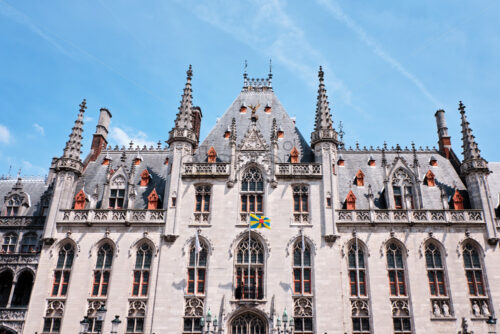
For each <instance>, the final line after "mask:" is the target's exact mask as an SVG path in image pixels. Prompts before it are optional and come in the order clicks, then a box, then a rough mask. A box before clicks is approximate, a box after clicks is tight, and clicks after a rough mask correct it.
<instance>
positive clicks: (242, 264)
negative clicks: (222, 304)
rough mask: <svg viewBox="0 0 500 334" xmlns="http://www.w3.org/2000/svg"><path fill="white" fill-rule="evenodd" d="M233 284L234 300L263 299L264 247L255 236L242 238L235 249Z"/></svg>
mask: <svg viewBox="0 0 500 334" xmlns="http://www.w3.org/2000/svg"><path fill="white" fill-rule="evenodd" d="M249 269H250V272H249ZM235 283H236V284H235V285H236V289H235V292H234V296H235V298H236V299H262V298H264V247H263V246H262V244H261V243H260V241H259V240H257V239H256V238H255V236H251V237H250V240H249V238H248V237H246V238H245V237H244V238H243V240H241V242H240V243H239V245H238V248H237V249H236V263H235Z"/></svg>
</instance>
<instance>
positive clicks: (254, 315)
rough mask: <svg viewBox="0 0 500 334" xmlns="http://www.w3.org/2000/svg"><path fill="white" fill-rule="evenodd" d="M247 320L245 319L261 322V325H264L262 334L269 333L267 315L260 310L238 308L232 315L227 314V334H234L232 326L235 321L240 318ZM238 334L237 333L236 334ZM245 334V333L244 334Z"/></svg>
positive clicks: (256, 333) (252, 333) (258, 333)
mask: <svg viewBox="0 0 500 334" xmlns="http://www.w3.org/2000/svg"><path fill="white" fill-rule="evenodd" d="M244 317H245V318H247V319H256V320H258V321H261V323H262V324H263V325H264V328H263V331H262V334H265V333H268V332H269V323H270V321H269V318H268V317H267V315H266V314H265V313H264V312H262V311H261V310H259V309H257V308H246V307H245V308H238V309H236V310H235V311H233V312H232V313H230V314H228V317H227V318H228V320H227V328H228V334H235V333H234V332H233V324H235V321H239V320H240V319H241V318H244ZM249 333H251V334H254V332H249ZM237 334H239V333H237ZM244 334H247V333H244ZM255 334H260V332H255Z"/></svg>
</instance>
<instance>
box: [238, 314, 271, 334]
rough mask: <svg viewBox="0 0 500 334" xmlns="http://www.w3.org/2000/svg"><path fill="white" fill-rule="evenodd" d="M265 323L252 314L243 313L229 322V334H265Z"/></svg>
mask: <svg viewBox="0 0 500 334" xmlns="http://www.w3.org/2000/svg"><path fill="white" fill-rule="evenodd" d="M265 333H267V326H266V322H265V321H264V320H262V319H261V318H260V317H258V316H257V315H255V314H253V313H243V314H241V315H239V316H237V317H235V318H234V319H233V321H231V334H265Z"/></svg>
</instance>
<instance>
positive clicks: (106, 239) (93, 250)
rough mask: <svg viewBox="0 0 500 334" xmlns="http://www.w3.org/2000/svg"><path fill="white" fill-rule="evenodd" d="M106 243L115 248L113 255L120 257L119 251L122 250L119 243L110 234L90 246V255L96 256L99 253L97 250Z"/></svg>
mask: <svg viewBox="0 0 500 334" xmlns="http://www.w3.org/2000/svg"><path fill="white" fill-rule="evenodd" d="M105 244H108V245H110V246H111V248H112V249H113V253H114V254H113V257H118V253H119V252H120V250H119V248H118V245H117V244H116V243H115V242H114V240H113V239H111V238H110V237H108V236H105V237H104V238H102V239H101V240H98V241H97V242H95V243H94V244H93V245H92V246H91V247H90V250H89V257H92V256H95V255H96V254H97V252H98V251H99V248H101V247H102V246H103V245H105Z"/></svg>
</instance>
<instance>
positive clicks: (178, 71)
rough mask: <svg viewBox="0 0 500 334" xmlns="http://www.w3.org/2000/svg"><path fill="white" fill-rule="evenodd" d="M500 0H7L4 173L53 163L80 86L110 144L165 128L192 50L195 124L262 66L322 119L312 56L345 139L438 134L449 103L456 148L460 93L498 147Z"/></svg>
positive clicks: (425, 140)
mask: <svg viewBox="0 0 500 334" xmlns="http://www.w3.org/2000/svg"><path fill="white" fill-rule="evenodd" d="M499 14H500V2H498V1H494V0H482V1H454V0H443V1H434V0H420V1H413V0H411V1H410V0H408V1H382V0H374V1H340V0H311V1H280V0H266V1H261V0H250V1H235V0H227V1H222V0H221V1H217V0H214V1H194V0H179V1H154V0H151V1H128V0H120V1H113V0H106V1H105V0H95V1H65V0H61V1H55V0H54V1H34V0H33V1H28V0H25V1H13V0H0V175H7V174H9V173H10V175H11V176H15V175H17V173H18V171H19V169H21V175H23V176H35V175H40V176H43V175H46V174H47V172H48V168H49V166H50V162H51V159H52V157H55V156H60V155H61V154H62V151H63V148H64V146H65V143H66V141H67V139H68V135H69V134H70V132H71V128H72V127H73V123H74V121H75V119H76V116H77V114H78V109H79V107H78V105H79V104H80V103H81V101H82V100H83V99H84V98H85V99H86V100H87V107H88V109H87V111H86V112H85V125H84V134H83V136H84V146H83V154H82V158H84V157H85V156H86V155H87V154H88V151H89V147H90V141H91V138H92V134H93V133H94V131H95V126H96V124H97V119H98V116H99V109H100V108H101V107H106V108H108V109H109V110H110V112H111V113H112V115H113V118H112V122H111V126H110V135H109V137H108V141H109V144H111V145H112V146H115V145H120V146H121V145H127V144H128V143H129V142H130V140H133V141H134V142H135V143H137V144H140V145H141V146H142V145H144V144H146V145H148V146H149V145H152V144H154V143H156V142H158V141H159V140H161V141H162V142H163V141H165V140H167V139H168V132H169V131H170V130H171V128H172V127H173V125H174V120H175V115H176V113H177V111H178V107H179V101H180V99H181V94H182V89H183V86H184V83H185V80H186V70H187V68H188V66H189V64H192V66H193V72H194V75H193V80H192V84H193V99H194V104H195V105H198V106H200V107H201V109H202V112H203V120H202V126H201V137H202V139H203V138H204V137H205V136H206V135H207V134H208V132H209V131H210V129H211V128H212V127H213V126H214V125H215V122H216V120H217V118H218V117H220V116H222V114H223V113H224V112H225V110H226V109H227V108H228V107H229V106H230V104H231V103H232V101H233V100H234V99H235V98H236V97H237V96H238V94H239V92H240V91H241V88H242V83H243V78H242V74H243V68H244V63H245V60H247V62H248V75H249V76H250V77H266V76H267V73H268V71H269V60H270V59H271V60H272V72H273V89H274V91H275V93H276V95H277V96H278V98H279V99H280V101H281V103H282V104H283V106H284V107H285V109H286V110H287V112H288V113H289V114H290V115H291V116H294V117H296V120H297V125H298V127H299V130H300V131H301V132H302V134H303V135H304V137H305V138H307V139H308V138H310V133H311V131H312V129H313V126H314V112H315V107H316V95H317V85H318V82H317V71H318V67H319V65H322V66H323V69H324V71H325V84H326V88H327V90H328V96H329V101H330V107H331V109H332V115H333V120H334V126H335V127H336V128H337V130H339V124H340V122H342V125H343V131H344V132H345V135H344V141H345V144H346V146H347V147H349V146H355V144H356V142H358V143H359V145H360V146H361V147H363V146H368V147H369V146H371V145H373V146H374V147H376V146H382V145H383V143H384V142H387V144H388V145H389V146H393V145H394V146H395V145H396V144H400V145H401V146H402V147H405V146H410V145H411V143H412V142H415V144H416V145H417V147H418V146H423V147H425V146H429V147H432V146H436V145H437V133H436V124H435V118H434V113H435V111H436V110H437V109H441V108H442V109H444V110H445V111H446V117H447V122H448V128H449V132H450V135H451V136H452V144H453V149H454V151H455V152H456V153H457V154H458V155H459V156H461V153H462V148H461V136H462V135H461V133H460V130H461V128H460V114H459V112H458V110H457V107H458V101H459V100H462V101H463V103H464V104H465V105H466V107H467V109H466V110H467V115H468V120H469V122H470V124H471V128H472V129H473V134H474V135H475V137H476V139H477V142H478V144H479V148H480V149H481V152H482V155H483V157H484V158H485V159H487V160H488V161H500V150H499V149H498V147H497V143H498V137H497V135H496V134H495V133H497V131H499V124H500V112H499V111H498V106H500V92H499V87H500V66H499V65H500V64H499V60H500V21H499V20H498V16H499Z"/></svg>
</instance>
